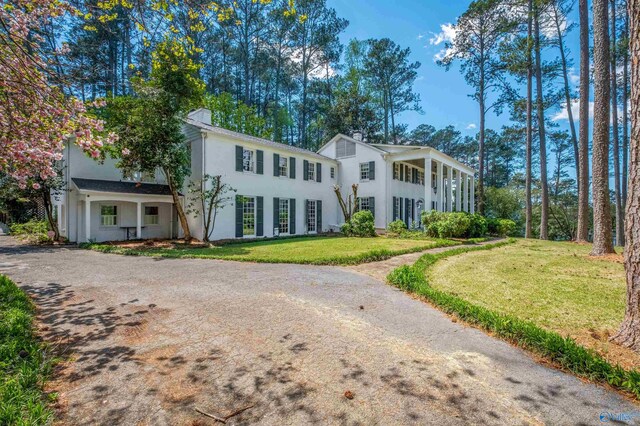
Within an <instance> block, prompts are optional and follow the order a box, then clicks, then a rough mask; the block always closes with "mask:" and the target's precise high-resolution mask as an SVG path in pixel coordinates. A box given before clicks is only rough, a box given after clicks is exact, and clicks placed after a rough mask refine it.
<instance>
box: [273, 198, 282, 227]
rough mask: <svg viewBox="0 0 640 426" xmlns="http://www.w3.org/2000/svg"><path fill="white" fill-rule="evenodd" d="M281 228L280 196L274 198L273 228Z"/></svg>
mask: <svg viewBox="0 0 640 426" xmlns="http://www.w3.org/2000/svg"><path fill="white" fill-rule="evenodd" d="M276 228H280V198H274V199H273V229H274V230H275V229H276Z"/></svg>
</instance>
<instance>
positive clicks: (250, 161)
mask: <svg viewBox="0 0 640 426" xmlns="http://www.w3.org/2000/svg"><path fill="white" fill-rule="evenodd" d="M255 158H256V157H255V151H252V150H250V149H246V148H245V149H244V150H243V151H242V169H243V170H244V171H245V172H251V173H255V171H256V160H255Z"/></svg>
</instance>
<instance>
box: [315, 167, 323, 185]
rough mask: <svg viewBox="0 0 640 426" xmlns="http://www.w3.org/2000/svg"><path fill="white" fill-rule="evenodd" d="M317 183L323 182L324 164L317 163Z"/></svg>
mask: <svg viewBox="0 0 640 426" xmlns="http://www.w3.org/2000/svg"><path fill="white" fill-rule="evenodd" d="M316 182H322V164H320V163H316Z"/></svg>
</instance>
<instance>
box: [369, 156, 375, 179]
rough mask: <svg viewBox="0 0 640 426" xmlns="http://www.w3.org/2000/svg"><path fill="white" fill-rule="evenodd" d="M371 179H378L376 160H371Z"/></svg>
mask: <svg viewBox="0 0 640 426" xmlns="http://www.w3.org/2000/svg"><path fill="white" fill-rule="evenodd" d="M369 180H376V162H375V161H369Z"/></svg>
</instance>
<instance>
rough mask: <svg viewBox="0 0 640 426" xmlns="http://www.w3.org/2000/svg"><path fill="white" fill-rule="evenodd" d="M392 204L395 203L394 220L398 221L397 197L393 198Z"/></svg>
mask: <svg viewBox="0 0 640 426" xmlns="http://www.w3.org/2000/svg"><path fill="white" fill-rule="evenodd" d="M391 202H392V203H393V220H396V219H397V218H398V208H397V206H396V197H393V198H392V201H391Z"/></svg>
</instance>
